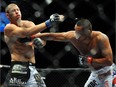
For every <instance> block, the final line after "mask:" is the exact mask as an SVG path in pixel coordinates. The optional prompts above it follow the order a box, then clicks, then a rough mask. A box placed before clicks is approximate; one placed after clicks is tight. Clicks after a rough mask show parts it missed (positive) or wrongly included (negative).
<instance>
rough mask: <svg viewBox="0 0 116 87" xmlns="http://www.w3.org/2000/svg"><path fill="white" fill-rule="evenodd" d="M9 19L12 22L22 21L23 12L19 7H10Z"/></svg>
mask: <svg viewBox="0 0 116 87" xmlns="http://www.w3.org/2000/svg"><path fill="white" fill-rule="evenodd" d="M8 18H9V19H10V20H11V21H12V20H15V21H17V20H18V19H21V11H20V9H19V7H18V6H17V5H14V6H12V7H9V10H8Z"/></svg>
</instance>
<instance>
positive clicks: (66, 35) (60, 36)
mask: <svg viewBox="0 0 116 87" xmlns="http://www.w3.org/2000/svg"><path fill="white" fill-rule="evenodd" d="M73 34H74V31H68V32H61V33H38V34H36V35H34V36H35V37H36V38H42V39H44V40H53V41H69V40H70V39H71V38H72V37H73Z"/></svg>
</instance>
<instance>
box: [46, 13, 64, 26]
mask: <svg viewBox="0 0 116 87" xmlns="http://www.w3.org/2000/svg"><path fill="white" fill-rule="evenodd" d="M62 21H64V16H63V15H59V14H58V13H55V14H52V15H51V16H50V19H49V20H47V21H46V22H45V23H46V26H47V27H48V28H49V27H51V26H52V25H53V24H55V23H58V22H62Z"/></svg>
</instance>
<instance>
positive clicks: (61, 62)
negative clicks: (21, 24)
mask: <svg viewBox="0 0 116 87" xmlns="http://www.w3.org/2000/svg"><path fill="white" fill-rule="evenodd" d="M47 1H50V0H2V1H1V12H4V9H5V7H6V6H7V5H8V4H9V3H11V2H15V3H17V4H18V6H19V7H20V9H21V12H22V16H23V17H22V19H25V20H30V21H33V22H34V23H35V24H39V23H41V22H44V21H46V20H47V19H49V16H50V15H51V14H53V13H59V14H63V15H65V16H66V19H65V20H64V22H62V23H59V24H58V25H56V26H54V27H52V28H49V29H46V30H44V31H43V32H63V31H69V30H73V29H74V25H75V23H76V20H75V18H78V19H80V18H87V19H89V20H90V21H91V23H92V25H93V30H95V31H101V32H103V33H105V34H106V35H107V36H108V37H109V40H110V43H111V47H112V51H113V56H114V62H115V61H116V59H115V0H53V1H52V0H51V1H52V2H51V3H47ZM3 34H4V33H3V32H1V36H0V41H1V49H0V55H1V64H4V65H9V64H10V54H9V50H8V48H7V46H6V44H5V42H4V38H3ZM78 54H79V52H78V51H77V50H76V49H75V48H74V47H73V46H72V45H71V44H70V43H65V42H54V41H48V42H47V44H46V46H45V47H44V48H42V49H35V57H36V67H37V68H39V69H43V68H44V69H45V68H79V67H81V66H79V64H78V59H77V56H78ZM81 74H82V73H81ZM87 74H88V73H87ZM48 76H49V75H48ZM87 76H88V75H87ZM56 78H57V77H56ZM76 78H77V77H76ZM51 87H57V86H51ZM59 87H61V86H59ZM64 87H65V86H64ZM66 87H68V86H66ZM74 87H76V86H74ZM79 87H82V86H79Z"/></svg>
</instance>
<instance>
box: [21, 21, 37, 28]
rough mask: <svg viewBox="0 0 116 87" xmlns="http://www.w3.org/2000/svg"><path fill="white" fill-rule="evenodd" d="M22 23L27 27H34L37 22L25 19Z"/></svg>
mask: <svg viewBox="0 0 116 87" xmlns="http://www.w3.org/2000/svg"><path fill="white" fill-rule="evenodd" d="M22 23H23V25H24V26H25V27H27V28H28V27H32V26H35V24H34V23H33V22H32V21H28V20H23V21H22Z"/></svg>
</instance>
